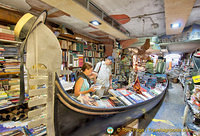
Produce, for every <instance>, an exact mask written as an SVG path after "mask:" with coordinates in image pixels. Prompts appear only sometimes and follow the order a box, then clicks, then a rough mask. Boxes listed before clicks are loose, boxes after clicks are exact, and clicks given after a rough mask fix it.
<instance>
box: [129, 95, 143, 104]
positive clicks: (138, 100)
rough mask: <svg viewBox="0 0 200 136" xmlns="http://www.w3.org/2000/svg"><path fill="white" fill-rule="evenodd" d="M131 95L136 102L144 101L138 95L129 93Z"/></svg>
mask: <svg viewBox="0 0 200 136" xmlns="http://www.w3.org/2000/svg"><path fill="white" fill-rule="evenodd" d="M129 97H130V98H131V99H132V100H134V101H135V102H136V103H139V102H142V101H143V99H141V98H140V97H138V96H137V95H135V94H131V95H129Z"/></svg>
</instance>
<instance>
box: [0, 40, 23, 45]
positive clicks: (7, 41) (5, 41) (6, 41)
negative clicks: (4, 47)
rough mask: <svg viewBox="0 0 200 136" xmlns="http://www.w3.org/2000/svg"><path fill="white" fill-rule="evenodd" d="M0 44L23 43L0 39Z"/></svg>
mask: <svg viewBox="0 0 200 136" xmlns="http://www.w3.org/2000/svg"><path fill="white" fill-rule="evenodd" d="M0 42H4V43H12V44H21V43H22V42H18V41H11V40H4V39H0Z"/></svg>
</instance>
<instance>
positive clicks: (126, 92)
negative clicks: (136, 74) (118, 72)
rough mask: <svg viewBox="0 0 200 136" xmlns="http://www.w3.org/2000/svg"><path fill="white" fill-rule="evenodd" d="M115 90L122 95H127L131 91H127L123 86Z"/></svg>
mask: <svg viewBox="0 0 200 136" xmlns="http://www.w3.org/2000/svg"><path fill="white" fill-rule="evenodd" d="M116 91H119V92H120V93H121V94H122V95H124V96H128V95H130V94H131V93H130V92H129V91H127V90H126V89H125V88H121V89H116Z"/></svg>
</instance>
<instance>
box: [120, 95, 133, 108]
mask: <svg viewBox="0 0 200 136" xmlns="http://www.w3.org/2000/svg"><path fill="white" fill-rule="evenodd" d="M118 98H119V99H120V100H121V101H122V102H123V103H124V104H125V105H128V106H130V105H132V103H131V102H130V101H129V100H128V99H126V97H124V96H119V97H118Z"/></svg>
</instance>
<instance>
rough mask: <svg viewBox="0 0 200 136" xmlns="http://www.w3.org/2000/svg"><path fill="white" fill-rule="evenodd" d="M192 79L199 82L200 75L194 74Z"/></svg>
mask: <svg viewBox="0 0 200 136" xmlns="http://www.w3.org/2000/svg"><path fill="white" fill-rule="evenodd" d="M192 79H193V82H194V83H199V82H200V75H198V76H193V77H192Z"/></svg>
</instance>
